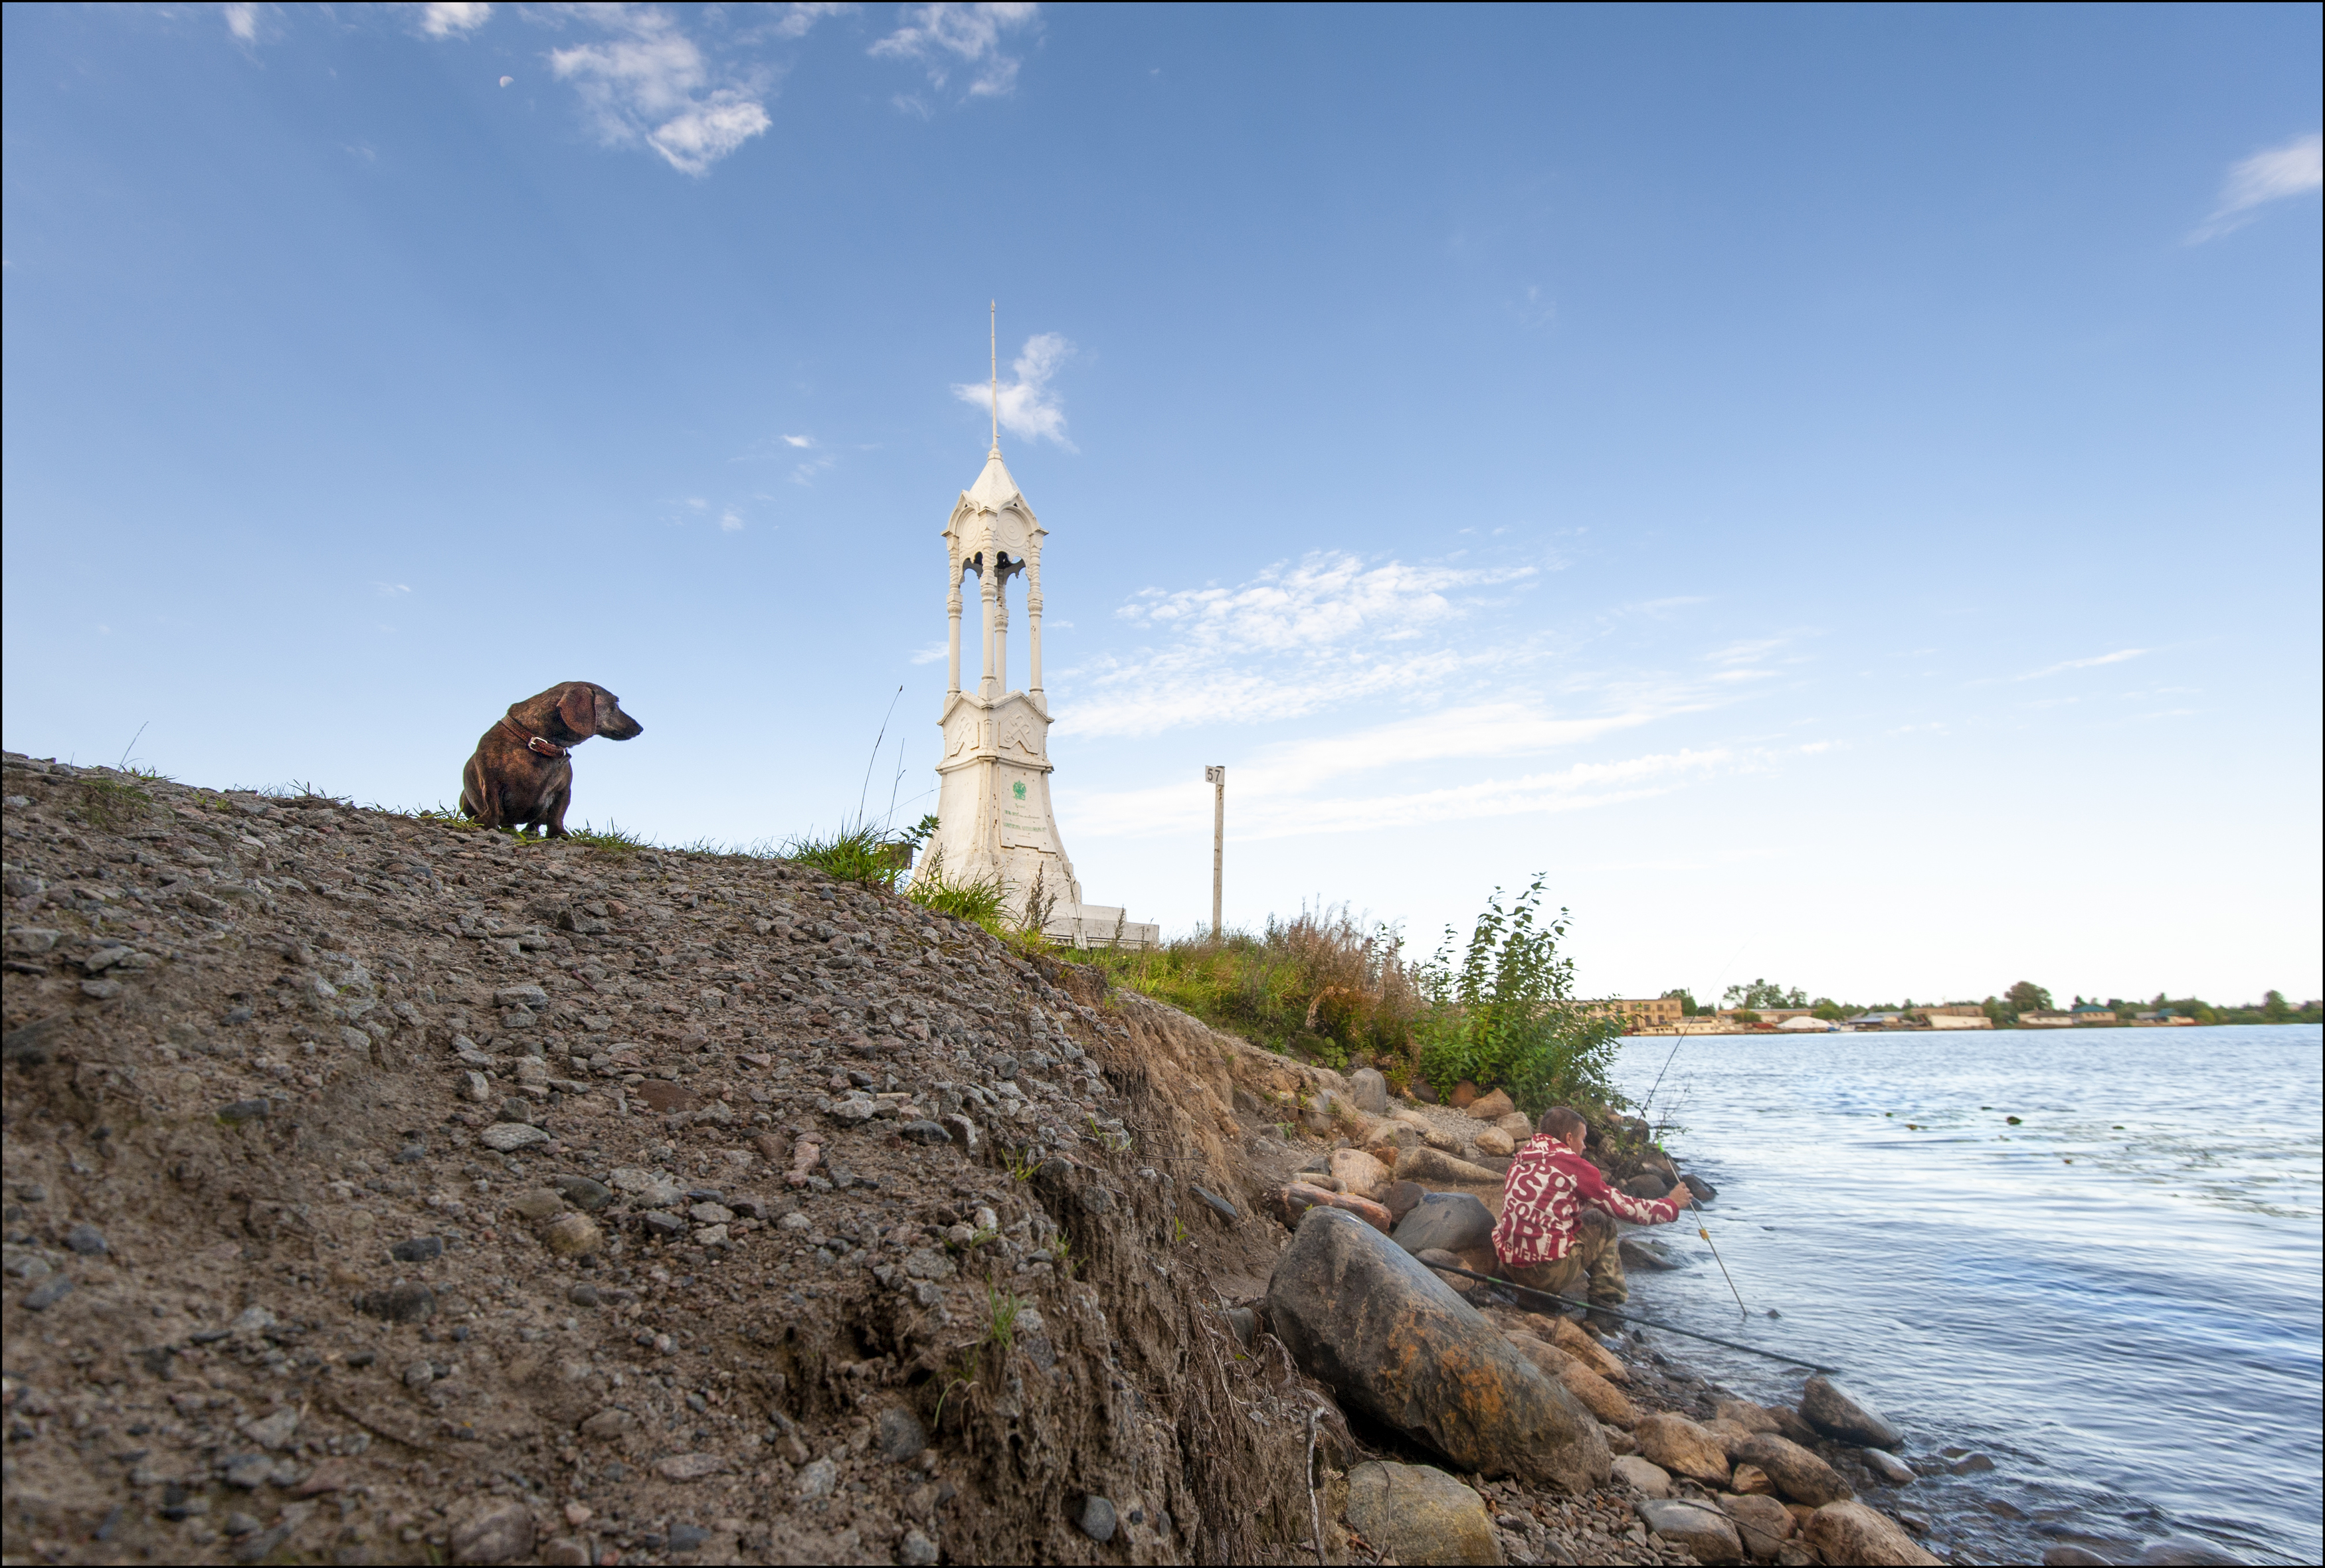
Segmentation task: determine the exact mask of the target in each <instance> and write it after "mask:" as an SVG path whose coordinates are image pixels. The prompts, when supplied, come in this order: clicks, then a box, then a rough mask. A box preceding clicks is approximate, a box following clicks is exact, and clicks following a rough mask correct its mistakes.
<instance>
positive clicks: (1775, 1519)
mask: <svg viewBox="0 0 2325 1568" xmlns="http://www.w3.org/2000/svg"><path fill="white" fill-rule="evenodd" d="M1719 1506H1720V1507H1721V1508H1725V1509H1727V1510H1728V1517H1729V1518H1731V1519H1733V1520H1735V1521H1736V1533H1737V1536H1741V1537H1742V1538H1743V1541H1744V1552H1745V1554H1746V1556H1748V1557H1750V1558H1751V1559H1752V1560H1753V1561H1755V1562H1756V1563H1768V1562H1773V1561H1774V1560H1775V1556H1776V1554H1777V1552H1778V1550H1779V1549H1780V1548H1782V1547H1783V1544H1784V1543H1785V1542H1787V1541H1789V1540H1791V1539H1792V1532H1793V1531H1794V1530H1796V1529H1798V1528H1799V1527H1800V1526H1799V1524H1798V1522H1797V1521H1796V1520H1794V1519H1793V1517H1792V1509H1790V1508H1786V1507H1784V1505H1783V1504H1782V1503H1780V1502H1778V1501H1777V1500H1776V1499H1774V1498H1760V1497H1740V1498H1739V1497H1728V1496H1723V1497H1722V1498H1721V1499H1719Z"/></svg>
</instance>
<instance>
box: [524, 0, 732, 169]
mask: <svg viewBox="0 0 2325 1568" xmlns="http://www.w3.org/2000/svg"><path fill="white" fill-rule="evenodd" d="M578 14H580V15H582V16H584V17H586V18H587V19H588V20H590V21H592V22H595V23H597V24H598V25H599V26H600V27H601V28H603V29H604V30H605V31H607V32H609V33H611V34H612V35H613V36H611V37H610V38H607V39H606V40H604V41H602V42H595V43H580V44H576V45H574V46H573V47H572V48H570V49H559V50H552V51H550V56H549V64H550V69H551V70H553V71H554V72H555V73H556V74H557V76H558V78H560V80H564V81H570V82H571V83H573V85H574V87H575V88H576V89H577V90H578V91H579V93H580V95H581V99H582V102H583V103H585V104H586V105H588V107H589V110H590V113H591V115H592V116H593V117H594V118H595V120H596V121H597V131H598V134H599V135H600V136H601V137H602V138H603V139H604V140H605V141H606V143H607V144H608V145H623V144H627V143H637V142H643V143H644V144H645V145H647V146H649V147H651V148H653V150H654V151H655V152H658V153H660V154H661V155H662V159H663V161H666V162H667V163H669V164H670V166H671V167H672V168H673V169H676V170H678V171H681V173H685V174H692V175H697V176H699V175H702V174H706V173H708V172H709V170H710V166H711V165H712V164H714V163H716V162H718V160H720V159H721V158H724V157H726V156H727V155H728V154H729V153H731V152H734V151H735V150H736V149H737V148H739V147H741V146H742V145H743V143H746V142H747V141H749V140H750V139H751V138H752V137H754V136H757V135H761V134H764V132H765V131H766V129H767V127H768V126H769V125H772V124H773V122H772V121H771V120H770V119H769V118H768V117H767V111H766V106H765V105H764V104H763V103H761V102H760V91H761V89H760V88H758V86H757V85H756V84H755V83H753V82H751V81H747V80H746V81H740V82H732V83H727V84H722V85H713V83H712V78H711V71H710V68H709V64H708V63H707V62H706V61H705V60H704V58H703V54H702V51H701V49H700V47H699V45H697V44H696V43H695V42H694V40H693V39H691V38H690V37H689V36H687V34H686V33H685V32H684V31H683V30H681V28H680V27H679V25H678V23H677V22H676V21H675V20H674V19H673V18H672V16H671V14H669V13H668V12H666V11H663V10H662V9H661V8H659V7H657V6H650V5H648V6H637V5H602V6H592V7H589V8H588V10H587V11H584V12H580V13H578Z"/></svg>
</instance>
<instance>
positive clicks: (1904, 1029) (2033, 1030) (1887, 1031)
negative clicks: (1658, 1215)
mask: <svg viewBox="0 0 2325 1568" xmlns="http://www.w3.org/2000/svg"><path fill="white" fill-rule="evenodd" d="M2316 1027H2317V1020H2316V1019H2283V1020H2282V1021H2281V1022H2277V1023H2269V1022H2267V1021H2265V1020H2261V1021H2256V1022H2244V1021H2241V1020H2240V1021H2238V1022H2236V1023H2218V1024H2206V1023H2202V1022H2200V1021H2199V1020H2198V1019H2191V1018H2183V1019H2169V1020H2164V1019H2158V1020H2156V1021H2154V1022H2153V1023H2111V1024H2020V1023H2007V1024H1992V1025H1989V1026H1988V1027H1987V1028H1968V1029H1960V1028H1938V1027H1936V1026H1934V1025H1931V1024H1901V1025H1897V1026H1894V1027H1890V1026H1881V1027H1876V1028H1863V1027H1859V1026H1857V1025H1855V1024H1846V1023H1837V1024H1834V1025H1833V1026H1832V1027H1831V1028H1816V1029H1797V1028H1796V1029H1788V1028H1783V1026H1782V1025H1779V1024H1744V1025H1740V1026H1735V1025H1725V1024H1723V1025H1721V1026H1720V1027H1718V1028H1641V1029H1626V1030H1624V1031H1623V1038H1625V1039H1665V1040H1678V1039H1696V1038H1715V1039H1717V1038H1737V1037H1742V1036H1752V1037H1755V1038H1756V1037H1759V1036H1764V1035H1776V1036H1786V1037H1788V1036H1795V1035H1796V1036H1799V1037H1801V1038H1812V1037H1814V1036H1817V1035H1988V1034H2003V1033H2013V1034H2033V1035H2089V1034H2100V1033H2103V1032H2105V1031H2107V1030H2109V1029H2172V1028H2183V1029H2184V1028H2216V1029H2227V1028H2238V1029H2244V1028H2251V1029H2283V1028H2316Z"/></svg>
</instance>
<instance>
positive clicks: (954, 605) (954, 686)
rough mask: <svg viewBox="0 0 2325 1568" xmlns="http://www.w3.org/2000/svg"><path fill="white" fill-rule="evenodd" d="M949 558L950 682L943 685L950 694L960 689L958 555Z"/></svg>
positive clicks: (947, 596) (947, 597)
mask: <svg viewBox="0 0 2325 1568" xmlns="http://www.w3.org/2000/svg"><path fill="white" fill-rule="evenodd" d="M949 559H950V560H951V561H952V591H951V592H950V593H949V594H947V595H945V621H946V623H947V625H948V632H947V635H946V638H945V647H946V649H947V650H948V651H949V653H950V655H951V671H952V673H951V677H950V684H949V685H948V686H947V687H945V695H946V696H952V695H953V694H954V693H956V692H958V691H959V690H960V557H959V556H957V555H954V556H949Z"/></svg>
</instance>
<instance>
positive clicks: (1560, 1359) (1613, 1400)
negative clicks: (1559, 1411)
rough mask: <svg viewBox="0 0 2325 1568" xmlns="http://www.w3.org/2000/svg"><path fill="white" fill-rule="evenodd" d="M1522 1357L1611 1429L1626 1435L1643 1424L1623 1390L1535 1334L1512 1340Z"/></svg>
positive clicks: (1515, 1336) (1514, 1337) (1511, 1337)
mask: <svg viewBox="0 0 2325 1568" xmlns="http://www.w3.org/2000/svg"><path fill="white" fill-rule="evenodd" d="M1510 1343H1512V1344H1514V1345H1515V1346H1516V1347H1517V1350H1518V1354H1520V1355H1522V1356H1524V1358H1525V1359H1526V1360H1530V1361H1532V1362H1533V1364H1534V1370H1537V1371H1541V1372H1546V1373H1548V1374H1549V1375H1550V1376H1552V1377H1553V1378H1556V1379H1558V1380H1559V1381H1560V1382H1561V1383H1563V1384H1565V1385H1566V1391H1567V1392H1568V1393H1570V1394H1571V1395H1573V1396H1574V1397H1576V1398H1578V1399H1579V1400H1581V1401H1582V1405H1583V1408H1585V1409H1587V1410H1589V1412H1590V1414H1592V1415H1593V1416H1597V1417H1598V1419H1599V1420H1600V1421H1601V1422H1603V1423H1605V1424H1606V1425H1608V1426H1619V1427H1621V1428H1623V1429H1624V1430H1625V1431H1626V1432H1627V1431H1629V1430H1630V1429H1631V1428H1632V1427H1634V1426H1636V1425H1638V1424H1639V1412H1638V1409H1637V1407H1635V1406H1634V1405H1633V1404H1632V1403H1631V1401H1630V1400H1629V1399H1628V1398H1627V1397H1625V1396H1624V1393H1623V1390H1622V1389H1620V1388H1616V1387H1615V1385H1614V1384H1612V1383H1610V1382H1608V1381H1607V1379H1604V1378H1602V1377H1600V1376H1599V1375H1598V1373H1596V1372H1594V1371H1592V1370H1590V1369H1589V1368H1588V1367H1586V1366H1584V1365H1583V1364H1582V1363H1581V1362H1580V1361H1578V1360H1575V1359H1574V1358H1573V1357H1572V1356H1570V1355H1568V1354H1567V1353H1566V1352H1565V1351H1561V1350H1560V1349H1559V1348H1558V1347H1557V1346H1556V1345H1546V1344H1544V1343H1542V1342H1541V1341H1540V1340H1538V1339H1535V1338H1534V1337H1533V1335H1531V1334H1526V1335H1518V1334H1512V1335H1511V1336H1510Z"/></svg>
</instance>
